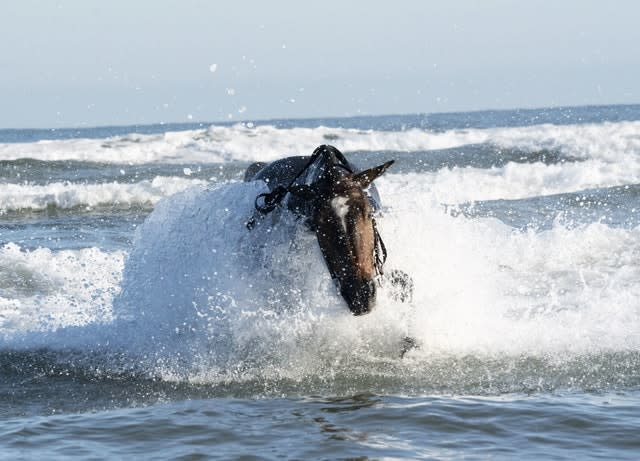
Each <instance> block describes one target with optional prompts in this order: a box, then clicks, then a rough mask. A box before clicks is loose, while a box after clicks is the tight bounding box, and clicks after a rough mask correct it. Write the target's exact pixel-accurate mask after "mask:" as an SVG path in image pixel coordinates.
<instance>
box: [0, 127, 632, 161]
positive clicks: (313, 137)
mask: <svg viewBox="0 0 640 461" xmlns="http://www.w3.org/2000/svg"><path fill="white" fill-rule="evenodd" d="M326 143H330V144H335V145H336V146H338V147H339V148H340V149H341V150H343V151H346V152H355V151H396V152H414V151H430V150H438V149H446V148H453V147H459V146H465V145H470V144H482V143H488V144H495V145H498V146H502V147H505V148H518V149H529V150H541V149H549V150H559V151H561V152H563V153H564V154H566V155H571V156H574V157H577V158H600V159H602V160H605V161H614V160H620V159H621V158H622V157H623V156H625V155H628V154H634V155H639V154H640V121H634V122H615V123H609V122H605V123H597V124H580V125H551V124H547V125H533V126H528V127H512V128H488V129H454V130H447V131H441V132H440V131H439V132H435V131H429V130H424V129H418V128H411V129H408V130H402V131H379V130H369V129H367V130H364V129H352V128H350V129H347V128H330V127H317V128H276V127H274V126H271V125H260V126H255V127H254V126H248V125H244V124H238V125H233V126H211V127H209V128H206V129H198V130H187V131H175V132H167V133H163V134H147V135H142V134H130V135H122V136H113V137H109V138H104V139H68V140H58V141H38V142H33V143H22V144H21V143H7V144H0V158H1V159H3V160H14V159H20V158H34V159H38V160H45V161H53V160H78V161H95V162H105V163H121V164H126V163H131V164H140V163H150V162H174V163H179V162H200V163H213V162H231V161H246V162H248V161H256V160H260V161H269V160H274V159H276V158H280V157H284V156H287V155H300V154H309V153H310V152H312V151H313V149H314V148H315V147H317V146H318V145H319V144H326Z"/></svg>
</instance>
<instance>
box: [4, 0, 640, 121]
mask: <svg viewBox="0 0 640 461" xmlns="http://www.w3.org/2000/svg"><path fill="white" fill-rule="evenodd" d="M638 18H640V2H637V1H635V0H619V1H616V2H604V1H592V0H563V1H557V0H529V1H526V2H525V1H518V0H513V1H506V0H482V1H480V0H478V1H471V0H450V1H445V0H431V1H426V0H395V1H393V2H374V1H371V0H368V1H361V0H355V1H345V0H342V1H337V0H323V1H320V2H304V1H299V0H298V1H289V0H280V1H279V0H271V1H269V2H261V1H250V0H245V1H238V0H235V1H228V0H218V1H199V0H180V1H178V0H110V1H104V0H102V1H94V0H0V128H57V127H82V126H99V125H130V124H152V123H161V122H164V123H172V122H196V121H203V122H216V121H241V120H264V119H271V118H309V117H341V116H356V115H380V114H404V113H407V114H408V113H435V112H454V111H470V110H482V109H507V108H531V107H555V106H567V105H571V106H575V105H591V104H631V103H640V78H638V77H639V76H640V53H638V52H637V46H638V43H640V27H638V25H637V20H638Z"/></svg>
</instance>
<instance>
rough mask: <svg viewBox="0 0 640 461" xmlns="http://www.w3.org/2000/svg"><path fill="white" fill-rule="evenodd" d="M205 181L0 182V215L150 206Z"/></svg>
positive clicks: (155, 179) (159, 177)
mask: <svg viewBox="0 0 640 461" xmlns="http://www.w3.org/2000/svg"><path fill="white" fill-rule="evenodd" d="M204 184H207V183H206V182H205V181H203V180H199V179H186V178H178V177H161V176H158V177H156V178H154V179H153V180H148V181H147V180H145V181H140V182H137V183H117V182H111V183H105V184H76V183H70V182H65V183H51V184H46V185H30V184H0V215H2V214H3V213H7V212H10V211H20V210H30V211H39V210H45V209H50V208H58V209H72V208H77V207H86V208H88V209H91V208H94V207H112V208H119V209H124V208H131V207H139V206H153V205H155V204H156V203H157V202H158V201H159V200H160V199H162V198H164V197H167V196H169V195H171V194H175V193H176V192H180V191H182V190H184V189H186V188H188V187H191V186H196V185H204Z"/></svg>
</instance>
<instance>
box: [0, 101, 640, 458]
mask: <svg viewBox="0 0 640 461" xmlns="http://www.w3.org/2000/svg"><path fill="white" fill-rule="evenodd" d="M323 143H331V144H333V145H335V146H336V147H338V148H339V149H341V150H342V151H343V152H344V153H345V154H346V155H347V157H349V158H350V159H351V160H352V161H354V162H355V163H357V164H360V165H362V166H369V165H374V164H377V163H381V162H383V161H386V160H388V159H395V160H396V163H395V164H394V166H393V167H392V169H391V170H390V171H389V172H388V173H386V174H385V176H384V177H382V178H380V179H379V180H377V185H378V189H379V191H380V195H381V198H382V201H383V213H382V215H381V216H380V217H379V219H378V221H379V227H380V232H381V234H382V236H383V238H384V240H385V243H386V244H387V247H388V250H389V261H388V263H387V264H388V266H389V267H390V268H397V269H401V270H404V271H405V272H407V273H408V274H410V275H411V277H412V278H413V280H414V284H415V292H414V296H413V298H412V300H411V301H410V302H404V303H402V302H399V301H397V300H395V299H394V298H393V297H391V296H389V295H388V294H386V291H385V290H387V288H386V285H385V284H384V282H383V285H382V288H381V296H380V300H379V305H378V307H377V308H376V310H375V311H374V312H373V313H372V314H370V315H368V316H365V317H353V316H351V315H350V314H349V312H348V309H347V308H346V307H345V305H344V304H343V301H342V300H341V298H340V297H339V296H338V295H337V294H336V292H335V288H334V286H333V284H332V283H331V280H330V277H329V276H328V274H327V273H326V272H327V271H326V268H325V267H324V263H323V261H322V258H321V256H320V254H319V250H318V248H317V243H316V242H315V240H314V238H313V236H312V235H310V234H308V233H307V232H306V231H305V230H304V228H303V227H301V226H298V225H297V224H296V223H295V220H293V219H291V220H289V219H288V218H287V216H281V219H282V221H281V222H280V224H279V225H275V226H274V227H269V228H268V229H267V228H266V227H265V226H263V227H265V228H264V229H263V230H260V229H257V230H256V231H255V232H253V231H252V232H249V231H247V229H246V228H245V227H244V223H245V222H246V220H247V219H248V218H249V217H250V216H251V212H252V204H253V200H254V198H255V196H256V194H257V193H259V192H260V191H261V190H263V187H264V186H263V185H261V184H254V183H248V184H247V183H243V182H242V176H243V172H244V169H245V168H246V166H247V165H249V164H250V163H251V162H253V161H270V160H275V159H277V158H280V157H282V156H286V155H299V154H309V153H310V152H311V151H312V150H313V149H314V148H315V147H316V146H317V145H319V144H323ZM639 196H640V106H637V105H629V106H597V107H578V108H555V109H539V110H513V111H485V112H472V113H455V114H418V115H394V116H375V117H356V118H333V119H308V120H273V121H269V122H258V121H253V122H249V121H247V122H245V123H241V124H205V123H198V124H189V125H185V124H180V125H153V126H128V127H99V128H80V129H56V130H45V129H40V130H33V129H25V130H0V459H34V458H36V457H42V458H44V459H129V458H137V459H461V458H464V459H513V458H514V457H519V458H522V459H596V458H603V459H638V457H639V456H640V437H638V435H637V434H638V432H639V429H640V416H639V408H640V302H639V301H638V300H639V299H640V262H639V258H640V215H639V213H640V203H639V201H638V197H639ZM406 336H411V337H412V338H414V339H415V341H416V343H417V346H418V347H417V348H416V349H413V350H411V351H409V352H408V353H406V354H405V355H404V356H402V354H401V352H400V351H401V349H402V346H401V344H402V339H403V338H404V337H406Z"/></svg>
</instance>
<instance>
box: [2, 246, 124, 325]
mask: <svg viewBox="0 0 640 461" xmlns="http://www.w3.org/2000/svg"><path fill="white" fill-rule="evenodd" d="M124 256H125V253H124V252H113V253H107V252H103V251H101V250H99V249H98V248H87V249H83V250H74V251H72V250H65V251H58V252H56V251H52V250H49V249H47V248H38V249H35V250H31V251H28V250H24V249H22V248H21V247H20V246H19V245H17V244H15V243H8V244H5V245H4V246H2V247H0V337H3V336H4V337H12V336H14V335H16V334H18V335H19V334H24V333H28V332H32V331H54V330H57V329H58V328H62V327H68V326H79V325H87V324H92V323H102V322H109V321H111V320H113V315H112V314H113V313H112V300H113V298H114V296H115V295H116V294H117V293H118V292H119V291H120V288H119V282H120V277H121V273H122V266H123V264H124Z"/></svg>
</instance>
